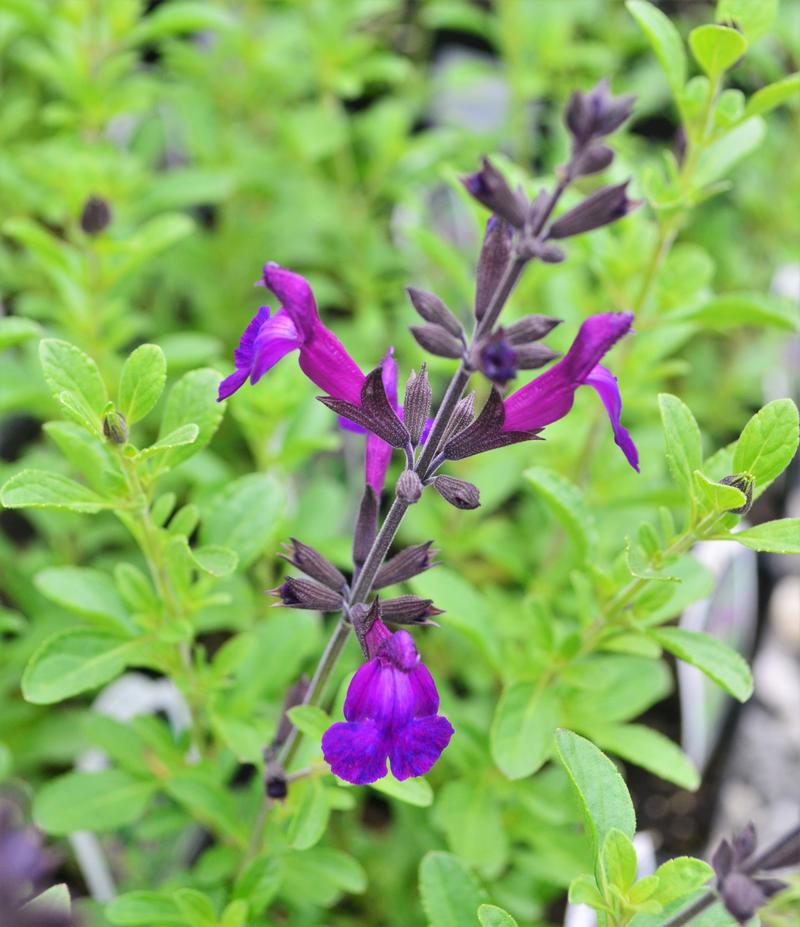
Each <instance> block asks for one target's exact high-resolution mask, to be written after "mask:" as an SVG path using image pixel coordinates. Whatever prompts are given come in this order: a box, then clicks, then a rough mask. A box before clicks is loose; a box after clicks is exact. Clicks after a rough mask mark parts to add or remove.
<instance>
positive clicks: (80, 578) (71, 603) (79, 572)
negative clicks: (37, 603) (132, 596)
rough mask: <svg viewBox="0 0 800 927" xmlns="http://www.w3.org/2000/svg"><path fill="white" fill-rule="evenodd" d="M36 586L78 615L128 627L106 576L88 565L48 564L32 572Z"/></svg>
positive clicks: (119, 603) (110, 580)
mask: <svg viewBox="0 0 800 927" xmlns="http://www.w3.org/2000/svg"><path fill="white" fill-rule="evenodd" d="M34 583H35V585H36V588H37V589H38V590H39V591H40V592H41V593H42V595H45V596H47V598H48V599H50V600H51V601H53V602H56V603H57V604H58V605H63V606H64V608H68V609H70V610H71V611H74V612H77V613H78V614H79V615H86V616H88V617H89V618H100V619H104V620H107V621H109V622H111V623H113V624H114V625H116V626H117V627H119V628H120V629H122V630H130V629H131V625H130V619H129V617H128V611H127V609H126V608H125V605H124V603H123V601H122V599H121V598H120V596H119V593H118V592H117V587H116V586H115V585H114V581H113V580H112V579H111V577H110V576H107V575H106V574H105V573H101V572H100V571H99V570H91V569H89V568H88V567H49V568H48V569H45V570H41V571H40V572H39V573H37V574H36V577H35V579H34Z"/></svg>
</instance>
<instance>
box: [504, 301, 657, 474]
mask: <svg viewBox="0 0 800 927" xmlns="http://www.w3.org/2000/svg"><path fill="white" fill-rule="evenodd" d="M632 322H633V313H631V312H607V313H603V314H600V315H593V316H592V317H591V318H589V319H587V320H586V321H585V322H584V323H583V325H581V329H580V331H579V332H578V337H577V338H576V339H575V340H574V341H573V342H572V346H571V347H570V349H569V351H567V353H566V355H565V356H564V357H562V358H561V360H560V361H559V362H558V363H557V364H555V365H554V366H553V367H551V368H550V369H549V370H547V371H546V372H545V373H543V374H541V375H540V376H538V377H536V379H535V380H532V381H531V382H530V383H528V385H527V386H523V387H522V389H518V390H517V391H516V392H515V393H512V394H511V395H510V396H509V397H508V398H507V399H506V400H505V401H504V403H503V409H504V412H505V421H504V423H503V431H534V430H536V429H541V428H544V427H545V426H546V425H550V424H551V423H552V422H556V421H558V419H560V418H563V417H564V416H565V415H566V414H567V412H569V410H570V409H571V408H572V403H573V401H574V398H575V390H576V389H577V388H578V387H579V386H591V387H592V388H593V389H594V390H595V391H596V392H597V394H598V395H599V396H600V399H601V401H602V403H603V405H604V406H605V407H606V411H607V412H608V417H609V418H610V419H611V427H612V428H613V429H614V441H615V442H616V444H617V446H618V447H619V448H620V450H621V451H622V453H623V454H624V455H625V457H626V459H627V461H628V463H629V464H630V465H631V466H632V467H633V469H634V470H636V471H637V472H638V470H639V453H638V451H637V450H636V445H635V444H634V443H633V440H632V438H631V436H630V435H629V434H628V432H627V430H626V429H625V428H624V427H623V426H622V423H621V421H620V416H621V413H622V397H621V396H620V392H619V386H618V385H617V378H616V377H615V376H614V374H612V373H611V372H610V371H609V370H606V368H605V367H601V366H600V364H599V363H598V361H599V360H600V359H601V358H602V357H603V355H604V354H605V353H606V352H607V351H609V350H610V349H611V347H612V346H613V345H614V344H616V342H617V341H619V339H620V338H622V336H623V335H625V334H627V333H628V331H630V327H631V323H632Z"/></svg>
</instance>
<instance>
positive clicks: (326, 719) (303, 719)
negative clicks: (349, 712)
mask: <svg viewBox="0 0 800 927" xmlns="http://www.w3.org/2000/svg"><path fill="white" fill-rule="evenodd" d="M286 715H287V717H288V718H289V720H290V721H291V722H292V724H293V725H294V726H295V727H296V728H297V730H298V731H300V732H301V733H303V734H305V735H306V736H307V737H312V738H313V739H314V740H322V735H323V734H324V733H325V731H327V730H328V728H329V727H330V726H331V723H332V722H331V718H330V715H329V714H328V713H327V712H326V711H323V710H322V709H321V708H320V707H319V706H317V705H295V706H294V708H290V709H289V710H288V711H287V712H286Z"/></svg>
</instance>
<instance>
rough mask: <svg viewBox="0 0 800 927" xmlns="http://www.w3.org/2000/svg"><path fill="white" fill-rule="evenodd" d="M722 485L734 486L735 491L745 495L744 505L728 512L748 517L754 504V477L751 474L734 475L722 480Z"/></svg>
mask: <svg viewBox="0 0 800 927" xmlns="http://www.w3.org/2000/svg"><path fill="white" fill-rule="evenodd" d="M720 483H722V485H723V486H733V488H734V489H738V490H739V492H740V493H742V494H743V495H744V499H745V501H744V505H740V506H739V507H738V508H736V509H728V511H729V512H731V514H733V515H746V514H747V513H748V512H749V511H750V506H751V505H752V504H753V487H754V486H755V480H754V479H753V477H752V476H750V474H749V473H739V474H733V475H731V476H726V477H724V478H723V479H721V480H720Z"/></svg>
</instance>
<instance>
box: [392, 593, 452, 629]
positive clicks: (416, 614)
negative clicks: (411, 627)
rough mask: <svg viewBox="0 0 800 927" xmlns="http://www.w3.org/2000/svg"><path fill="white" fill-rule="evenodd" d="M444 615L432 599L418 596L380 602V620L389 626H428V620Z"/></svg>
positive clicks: (402, 596) (403, 596)
mask: <svg viewBox="0 0 800 927" xmlns="http://www.w3.org/2000/svg"><path fill="white" fill-rule="evenodd" d="M442 614H444V613H443V612H442V610H441V609H440V608H436V606H435V605H434V604H433V599H423V598H421V597H420V596H418V595H401V596H399V597H398V598H396V599H385V600H384V601H383V602H381V619H382V620H383V621H388V622H391V624H429V623H430V622H429V621H428V619H429V618H433V617H435V616H436V615H442Z"/></svg>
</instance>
